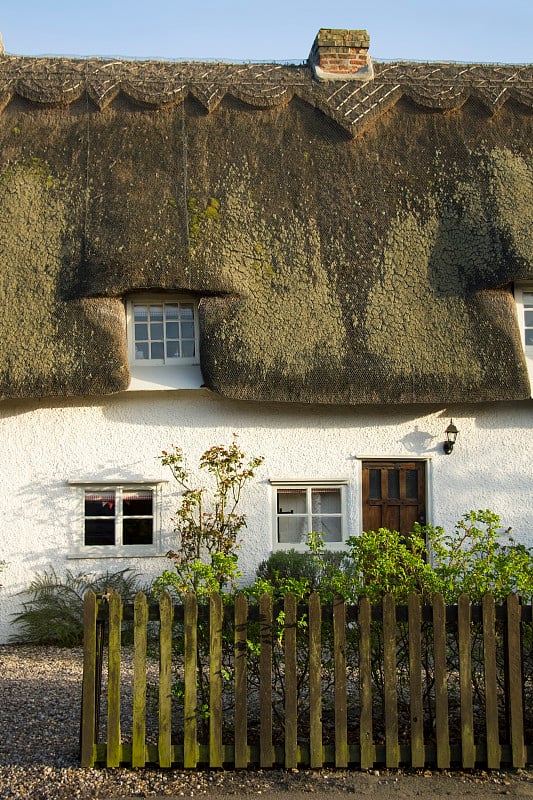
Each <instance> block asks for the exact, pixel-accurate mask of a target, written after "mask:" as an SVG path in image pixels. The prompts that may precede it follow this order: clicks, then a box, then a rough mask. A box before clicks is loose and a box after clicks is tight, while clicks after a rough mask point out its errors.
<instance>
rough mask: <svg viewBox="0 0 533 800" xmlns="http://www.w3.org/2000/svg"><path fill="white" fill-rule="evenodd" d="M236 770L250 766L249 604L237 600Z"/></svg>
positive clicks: (244, 598)
mask: <svg viewBox="0 0 533 800" xmlns="http://www.w3.org/2000/svg"><path fill="white" fill-rule="evenodd" d="M234 614H235V723H234V727H235V733H234V735H235V768H236V769H245V768H246V767H247V766H248V761H249V759H248V675H247V650H248V646H247V640H248V602H247V600H246V597H245V596H244V595H243V594H239V595H237V597H236V598H235V612H234Z"/></svg>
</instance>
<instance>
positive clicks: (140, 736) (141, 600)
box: [131, 592, 148, 767]
mask: <svg viewBox="0 0 533 800" xmlns="http://www.w3.org/2000/svg"><path fill="white" fill-rule="evenodd" d="M133 620H134V621H133V739H132V746H131V765H132V767H144V766H145V764H146V634H147V624H148V603H147V600H146V595H145V594H143V592H138V593H137V594H136V595H135V603H134V617H133Z"/></svg>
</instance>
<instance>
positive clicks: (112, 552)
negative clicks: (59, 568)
mask: <svg viewBox="0 0 533 800" xmlns="http://www.w3.org/2000/svg"><path fill="white" fill-rule="evenodd" d="M165 556H166V553H162V552H161V550H159V549H158V548H157V547H150V546H148V545H147V546H142V545H140V546H138V547H133V546H132V547H128V548H127V549H126V548H125V547H120V548H118V547H84V548H83V550H73V551H71V552H70V553H69V554H68V555H67V559H68V560H69V561H77V560H79V559H85V558H92V559H101V558H165Z"/></svg>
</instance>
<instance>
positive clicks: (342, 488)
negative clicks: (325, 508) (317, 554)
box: [270, 478, 349, 552]
mask: <svg viewBox="0 0 533 800" xmlns="http://www.w3.org/2000/svg"><path fill="white" fill-rule="evenodd" d="M348 483H349V480H348V478H331V479H330V478H326V479H321V480H318V479H309V480H303V479H302V480H292V479H291V480H284V479H271V480H270V485H271V487H272V544H273V549H274V550H299V551H302V552H305V551H307V550H308V546H307V544H306V542H279V541H278V519H279V513H278V489H305V490H306V491H307V499H306V509H307V510H306V514H307V517H308V523H309V531H308V533H310V532H311V531H312V527H311V518H312V517H313V516H316V515H313V513H312V507H311V490H312V489H338V490H339V492H340V501H341V510H340V514H339V517H340V520H341V540H340V541H339V542H326V543H325V546H326V550H344V549H345V547H346V539H347V536H348V534H347V529H348V526H347V520H348V509H347V486H348ZM324 516H336V515H334V514H332V515H328V514H325V515H324ZM316 532H317V533H320V531H316Z"/></svg>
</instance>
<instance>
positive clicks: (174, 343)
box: [126, 293, 203, 391]
mask: <svg viewBox="0 0 533 800" xmlns="http://www.w3.org/2000/svg"><path fill="white" fill-rule="evenodd" d="M126 310H127V335H128V350H129V362H130V372H131V381H130V385H129V390H130V391H151V390H156V389H163V390H164V389H199V388H200V387H201V386H202V384H203V380H202V373H201V370H200V347H199V326H198V304H197V302H196V300H195V299H194V298H193V297H190V296H186V295H176V294H170V293H169V294H161V293H159V294H142V295H132V296H131V297H130V298H129V299H128V302H127V309H126Z"/></svg>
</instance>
